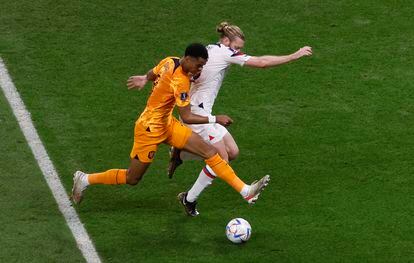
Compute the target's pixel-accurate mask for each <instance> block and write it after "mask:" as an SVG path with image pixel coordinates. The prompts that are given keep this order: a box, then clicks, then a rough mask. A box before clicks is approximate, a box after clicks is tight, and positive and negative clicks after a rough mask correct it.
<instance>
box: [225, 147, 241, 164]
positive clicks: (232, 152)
mask: <svg viewBox="0 0 414 263" xmlns="http://www.w3.org/2000/svg"><path fill="white" fill-rule="evenodd" d="M239 153H240V151H239V149H238V148H237V149H231V150H230V151H228V152H227V154H228V156H229V161H232V160H234V159H236V158H237V157H238V156H239Z"/></svg>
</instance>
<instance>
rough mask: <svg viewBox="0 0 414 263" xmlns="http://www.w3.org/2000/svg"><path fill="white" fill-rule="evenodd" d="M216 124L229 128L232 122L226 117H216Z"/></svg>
mask: <svg viewBox="0 0 414 263" xmlns="http://www.w3.org/2000/svg"><path fill="white" fill-rule="evenodd" d="M216 123H219V124H221V125H223V126H224V127H226V126H230V124H232V123H233V120H232V119H231V118H230V117H229V116H227V115H216Z"/></svg>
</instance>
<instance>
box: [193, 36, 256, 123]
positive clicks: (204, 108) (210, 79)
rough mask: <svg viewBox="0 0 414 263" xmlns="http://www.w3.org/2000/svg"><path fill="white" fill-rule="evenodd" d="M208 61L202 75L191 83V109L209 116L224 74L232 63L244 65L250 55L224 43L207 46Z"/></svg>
mask: <svg viewBox="0 0 414 263" xmlns="http://www.w3.org/2000/svg"><path fill="white" fill-rule="evenodd" d="M207 50H208V61H207V63H206V64H205V65H204V67H203V70H202V71H201V74H200V76H199V77H198V78H197V79H195V80H194V82H193V83H192V84H191V89H190V98H191V100H190V101H191V111H192V112H193V113H195V114H199V115H203V116H207V115H209V114H211V112H212V109H213V105H214V101H215V100H216V97H217V94H218V92H219V90H220V87H221V84H222V82H223V79H224V76H225V75H226V72H227V70H228V68H229V67H230V65H231V64H238V65H240V66H243V65H244V63H245V62H246V61H247V60H249V58H250V56H248V55H245V54H243V53H241V52H237V51H235V50H233V49H231V48H229V47H226V46H225V45H223V44H219V43H218V44H212V45H208V46H207Z"/></svg>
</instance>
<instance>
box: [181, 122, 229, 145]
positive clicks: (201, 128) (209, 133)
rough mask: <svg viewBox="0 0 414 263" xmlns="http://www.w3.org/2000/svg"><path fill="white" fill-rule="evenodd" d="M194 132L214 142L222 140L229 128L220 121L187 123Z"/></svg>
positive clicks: (209, 141) (207, 140)
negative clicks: (219, 122)
mask: <svg viewBox="0 0 414 263" xmlns="http://www.w3.org/2000/svg"><path fill="white" fill-rule="evenodd" d="M185 125H186V126H188V127H189V128H190V129H191V130H193V132H195V133H197V134H198V135H200V136H201V137H202V138H203V139H204V141H206V142H208V143H210V144H214V143H216V142H219V141H221V139H223V137H224V136H225V135H226V134H227V133H228V131H227V129H226V128H225V127H224V126H221V124H218V123H206V124H185Z"/></svg>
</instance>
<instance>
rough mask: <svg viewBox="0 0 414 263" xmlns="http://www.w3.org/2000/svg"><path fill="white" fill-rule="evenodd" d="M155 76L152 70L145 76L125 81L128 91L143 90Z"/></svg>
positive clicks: (133, 77)
mask: <svg viewBox="0 0 414 263" xmlns="http://www.w3.org/2000/svg"><path fill="white" fill-rule="evenodd" d="M156 78H157V75H155V74H154V72H153V71H152V69H151V70H150V71H148V73H147V74H146V75H138V76H131V77H129V78H128V80H127V86H128V89H137V90H141V89H143V88H144V86H145V84H147V82H148V81H154V80H155V79H156Z"/></svg>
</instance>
